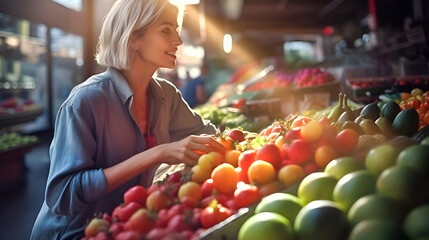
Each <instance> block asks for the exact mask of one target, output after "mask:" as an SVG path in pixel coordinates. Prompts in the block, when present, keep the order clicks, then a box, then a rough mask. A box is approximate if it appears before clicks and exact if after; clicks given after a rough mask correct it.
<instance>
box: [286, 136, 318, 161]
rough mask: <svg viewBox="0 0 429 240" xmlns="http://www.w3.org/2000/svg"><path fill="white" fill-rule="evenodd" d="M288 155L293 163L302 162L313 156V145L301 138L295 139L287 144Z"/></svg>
mask: <svg viewBox="0 0 429 240" xmlns="http://www.w3.org/2000/svg"><path fill="white" fill-rule="evenodd" d="M288 155H289V158H290V160H292V162H293V163H295V164H303V163H305V162H307V161H308V160H309V159H310V158H311V157H312V156H313V147H312V145H311V144H310V143H308V142H306V141H304V140H303V139H296V140H293V141H292V143H291V144H290V145H289V148H288Z"/></svg>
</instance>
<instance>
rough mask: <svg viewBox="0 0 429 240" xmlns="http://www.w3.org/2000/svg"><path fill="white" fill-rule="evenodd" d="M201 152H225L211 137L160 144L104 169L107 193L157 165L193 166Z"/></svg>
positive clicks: (194, 137)
mask: <svg viewBox="0 0 429 240" xmlns="http://www.w3.org/2000/svg"><path fill="white" fill-rule="evenodd" d="M195 151H203V152H211V151H217V152H222V153H223V152H225V148H224V146H223V145H222V144H221V143H219V142H218V141H216V140H215V139H214V138H213V137H211V136H194V135H192V136H189V137H187V138H185V139H182V140H180V141H177V142H172V143H167V144H161V145H158V146H156V147H153V148H151V149H148V150H146V151H144V152H141V153H139V154H137V155H134V156H133V157H131V158H129V159H127V160H125V161H123V162H121V163H119V164H117V165H115V166H112V167H110V168H106V169H104V170H103V171H104V175H105V176H106V180H107V188H106V189H105V191H104V193H108V192H110V191H112V190H113V189H115V188H117V187H118V186H120V185H121V184H123V183H125V182H126V181H128V180H130V179H132V178H134V177H135V176H137V175H138V174H140V173H141V172H143V171H145V170H146V169H148V168H149V167H151V166H153V165H155V164H158V163H167V164H179V163H185V164H187V165H191V166H192V165H195V164H196V163H197V161H198V158H199V157H200V154H198V153H196V152H195Z"/></svg>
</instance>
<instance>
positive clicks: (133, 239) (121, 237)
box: [115, 230, 141, 240]
mask: <svg viewBox="0 0 429 240" xmlns="http://www.w3.org/2000/svg"><path fill="white" fill-rule="evenodd" d="M139 239H141V234H140V233H138V232H136V231H130V230H127V231H122V232H120V233H119V234H118V235H116V237H115V240H139Z"/></svg>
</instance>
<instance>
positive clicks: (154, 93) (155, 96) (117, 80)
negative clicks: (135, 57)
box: [107, 67, 165, 104]
mask: <svg viewBox="0 0 429 240" xmlns="http://www.w3.org/2000/svg"><path fill="white" fill-rule="evenodd" d="M107 72H108V73H109V74H110V75H111V76H112V82H113V84H114V85H115V88H116V90H117V92H118V94H119V97H120V98H121V101H122V103H124V104H125V103H127V102H129V100H130V98H132V97H133V96H134V94H133V92H132V91H131V88H130V86H129V85H128V82H127V80H125V78H124V76H123V75H122V73H121V72H120V71H119V70H118V69H115V68H112V67H108V68H107ZM148 94H149V97H150V98H151V101H152V102H154V103H156V102H163V101H164V99H165V96H164V91H163V90H162V86H161V85H160V84H159V82H158V80H157V79H156V78H152V80H151V81H150V83H149V89H148Z"/></svg>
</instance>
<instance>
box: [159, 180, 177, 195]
mask: <svg viewBox="0 0 429 240" xmlns="http://www.w3.org/2000/svg"><path fill="white" fill-rule="evenodd" d="M180 186H182V183H181V182H164V183H163V184H161V185H160V186H159V189H160V190H161V191H162V192H163V193H164V194H166V195H167V196H169V197H170V198H175V197H177V194H178V192H179V188H180Z"/></svg>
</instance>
